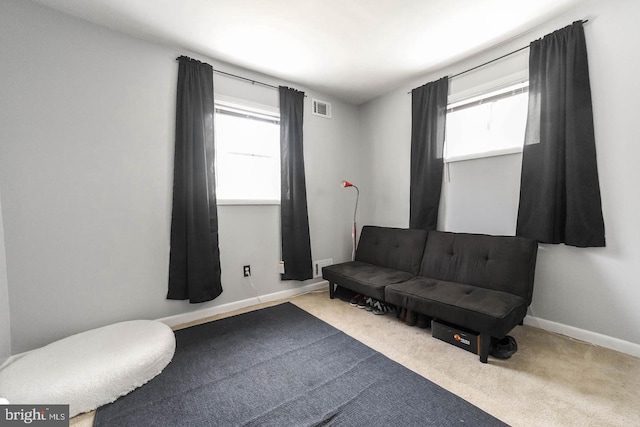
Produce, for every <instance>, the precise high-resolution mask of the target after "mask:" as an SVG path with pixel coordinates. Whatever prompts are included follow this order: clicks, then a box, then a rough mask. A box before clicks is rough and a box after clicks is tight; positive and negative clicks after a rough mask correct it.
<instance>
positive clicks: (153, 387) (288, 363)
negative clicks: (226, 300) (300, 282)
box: [94, 303, 505, 426]
mask: <svg viewBox="0 0 640 427" xmlns="http://www.w3.org/2000/svg"><path fill="white" fill-rule="evenodd" d="M176 344H177V347H176V354H175V356H174V359H173V361H172V362H171V363H170V364H169V365H168V366H167V368H165V370H164V371H163V372H162V374H160V375H159V376H158V377H156V378H154V379H153V380H151V381H150V382H149V383H147V384H146V385H144V386H143V387H141V388H139V389H137V390H135V391H133V392H132V393H130V394H128V395H127V396H124V397H122V398H120V399H118V400H117V401H115V402H114V403H112V404H109V405H106V406H103V407H101V408H99V409H98V410H97V412H96V416H95V422H94V425H95V426H325V425H326V426H389V425H398V426H452V425H468V426H503V425H505V424H504V423H502V422H501V421H499V420H498V419H496V418H494V417H492V416H491V415H489V414H487V413H486V412H484V411H482V410H480V409H479V408H477V407H475V406H473V405H472V404H470V403H468V402H466V401H465V400H463V399H461V398H459V397H457V396H456V395H454V394H452V393H450V392H448V391H446V390H444V389H443V388H441V387H439V386H437V385H436V384H434V383H432V382H431V381H429V380H427V379H425V378H423V377H421V376H419V375H417V374H415V373H413V372H412V371H410V370H408V369H407V368H405V367H403V366H402V365H400V364H398V363H396V362H394V361H392V360H391V359H389V358H387V357H385V356H383V355H381V354H380V353H378V352H376V351H374V350H372V349H371V348H369V347H367V346H365V345H364V344H362V343H360V342H359V341H356V340H355V339H353V338H351V337H349V336H348V335H346V334H344V333H343V332H341V331H339V330H337V329H335V328H334V327H332V326H330V325H328V324H327V323H325V322H323V321H321V320H319V319H317V318H316V317H314V316H312V315H310V314H308V313H307V312H305V311H304V310H301V309H299V308H298V307H296V306H294V305H293V304H290V303H285V304H281V305H278V306H275V307H269V308H265V309H262V310H257V311H253V312H249V313H246V314H241V315H238V316H234V317H230V318H226V319H222V320H218V321H215V322H211V323H206V324H203V325H198V326H193V327H190V328H187V329H183V330H179V331H177V332H176ZM424 357H428V355H424ZM474 360H475V359H474ZM470 368H472V367H470Z"/></svg>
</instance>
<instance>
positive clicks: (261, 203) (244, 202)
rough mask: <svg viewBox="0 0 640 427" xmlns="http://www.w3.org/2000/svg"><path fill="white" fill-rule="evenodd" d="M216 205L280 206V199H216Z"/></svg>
mask: <svg viewBox="0 0 640 427" xmlns="http://www.w3.org/2000/svg"><path fill="white" fill-rule="evenodd" d="M216 203H217V204H218V206H254V205H259V206H280V200H264V199H217V200H216Z"/></svg>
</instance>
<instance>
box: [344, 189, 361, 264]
mask: <svg viewBox="0 0 640 427" xmlns="http://www.w3.org/2000/svg"><path fill="white" fill-rule="evenodd" d="M341 185H342V187H343V188H348V187H353V188H355V189H356V206H355V209H354V210H353V230H352V232H351V240H352V243H353V248H352V252H351V260H352V261H355V259H356V213H357V212H358V200H359V199H360V189H359V188H358V187H357V186H356V185H353V184H352V183H350V182H349V181H342V184H341Z"/></svg>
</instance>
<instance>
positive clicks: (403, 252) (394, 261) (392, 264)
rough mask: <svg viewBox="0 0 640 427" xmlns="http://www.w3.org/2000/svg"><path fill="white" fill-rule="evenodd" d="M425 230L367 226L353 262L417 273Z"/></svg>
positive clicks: (363, 230)
mask: <svg viewBox="0 0 640 427" xmlns="http://www.w3.org/2000/svg"><path fill="white" fill-rule="evenodd" d="M426 240H427V231H426V230H409V229H405V228H389V227H376V226H372V225H366V226H364V227H362V231H361V232H360V240H359V241H358V249H357V250H356V261H361V262H366V263H369V264H374V265H377V266H379V267H386V268H394V269H396V270H402V271H406V272H407V273H411V274H418V272H419V271H420V261H421V260H422V253H423V251H424V247H425V241H426Z"/></svg>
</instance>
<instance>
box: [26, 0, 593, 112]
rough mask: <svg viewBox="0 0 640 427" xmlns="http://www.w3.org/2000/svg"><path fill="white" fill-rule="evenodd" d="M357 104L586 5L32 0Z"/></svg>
mask: <svg viewBox="0 0 640 427" xmlns="http://www.w3.org/2000/svg"><path fill="white" fill-rule="evenodd" d="M33 1H35V2H36V3H40V4H42V5H45V6H48V7H51V8H53V9H57V10H59V11H62V12H65V13H68V14H70V15H74V16H76V17H79V18H82V19H85V20H88V21H90V22H93V23H96V24H99V25H103V26H105V27H108V28H111V29H113V30H116V31H120V32H124V33H127V34H130V35H133V36H136V37H140V38H143V39H146V40H151V41H156V42H160V43H164V44H168V45H171V46H175V47H177V48H180V49H185V50H188V51H191V52H194V53H197V54H201V55H204V56H208V57H212V58H215V59H218V60H221V61H225V62H229V63H232V64H234V65H237V66H240V67H243V68H247V69H250V70H255V71H258V72H261V73H265V74H268V75H271V76H274V77H277V78H279V79H282V80H284V81H286V82H289V83H291V84H299V85H302V86H305V87H308V88H310V89H314V90H318V91H321V92H324V93H328V94H331V95H334V96H336V97H338V98H339V99H342V100H344V101H346V102H349V103H352V104H356V105H358V104H361V103H363V102H366V101H368V100H370V99H373V98H375V97H377V96H379V95H381V94H384V93H385V92H388V91H389V90H391V89H395V88H397V87H399V86H401V85H403V84H405V83H407V82H409V81H411V80H414V79H416V78H418V77H419V76H421V75H426V74H428V73H429V72H432V71H435V70H437V69H439V68H441V67H443V66H446V65H448V64H452V63H454V62H456V61H458V60H460V59H462V58H465V57H468V56H470V55H473V54H475V53H478V52H481V51H483V50H485V49H487V48H490V47H492V46H495V45H497V44H500V43H502V42H505V41H507V40H509V39H512V38H514V37H516V36H518V35H520V34H522V33H524V32H526V31H528V30H530V29H532V28H534V27H536V26H538V25H540V24H542V23H544V22H545V21H547V20H549V19H551V18H552V17H554V16H556V15H558V14H560V13H562V12H564V11H565V10H567V9H569V8H570V7H572V6H574V5H575V4H576V3H579V2H581V1H583V0H529V1H524V0H270V1H267V0H33Z"/></svg>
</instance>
